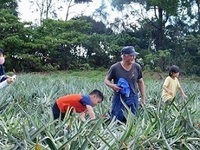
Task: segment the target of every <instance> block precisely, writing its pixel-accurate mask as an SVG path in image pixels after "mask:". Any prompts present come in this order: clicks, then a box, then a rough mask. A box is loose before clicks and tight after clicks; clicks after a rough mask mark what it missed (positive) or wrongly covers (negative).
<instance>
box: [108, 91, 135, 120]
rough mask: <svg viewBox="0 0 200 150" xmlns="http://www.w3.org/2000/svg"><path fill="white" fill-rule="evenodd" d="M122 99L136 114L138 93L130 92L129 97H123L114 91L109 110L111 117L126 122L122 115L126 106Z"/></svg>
mask: <svg viewBox="0 0 200 150" xmlns="http://www.w3.org/2000/svg"><path fill="white" fill-rule="evenodd" d="M122 100H123V101H124V102H125V104H126V105H127V107H128V108H129V109H130V110H131V112H132V113H133V114H134V115H136V116H137V109H138V95H137V94H134V93H130V96H129V97H125V96H123V95H121V94H119V93H115V94H114V97H113V101H112V110H111V119H112V118H113V117H116V119H117V120H119V121H121V122H124V123H125V122H126V118H125V116H124V111H126V108H125V106H124V104H123V103H122Z"/></svg>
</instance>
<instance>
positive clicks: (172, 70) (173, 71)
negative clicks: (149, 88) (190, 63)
mask: <svg viewBox="0 0 200 150" xmlns="http://www.w3.org/2000/svg"><path fill="white" fill-rule="evenodd" d="M179 72H180V69H179V67H178V66H176V65H172V66H171V67H170V69H169V76H170V77H172V76H173V74H176V73H179Z"/></svg>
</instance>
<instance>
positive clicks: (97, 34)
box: [0, 0, 200, 76]
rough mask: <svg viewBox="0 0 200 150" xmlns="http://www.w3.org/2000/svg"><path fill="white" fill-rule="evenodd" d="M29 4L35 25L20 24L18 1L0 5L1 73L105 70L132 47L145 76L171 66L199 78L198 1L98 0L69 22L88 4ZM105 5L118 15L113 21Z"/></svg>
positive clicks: (78, 0) (66, 0) (79, 0)
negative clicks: (99, 0) (87, 11)
mask: <svg viewBox="0 0 200 150" xmlns="http://www.w3.org/2000/svg"><path fill="white" fill-rule="evenodd" d="M29 1H30V3H31V4H33V5H35V6H37V9H36V10H35V11H38V12H39V13H40V17H39V18H38V23H34V22H25V21H21V20H20V17H19V16H20V15H19V11H18V4H19V1H17V0H1V1H0V48H2V49H4V50H5V53H4V54H5V56H6V63H5V67H6V70H7V71H13V70H14V71H16V72H43V71H54V70H75V69H78V70H86V69H100V68H106V69H107V68H108V66H110V65H111V64H113V63H114V62H116V61H118V60H120V52H121V48H122V47H123V46H126V45H133V46H134V47H135V49H136V51H138V52H139V53H140V55H139V56H138V58H137V62H138V63H140V64H141V65H142V67H143V69H144V70H146V71H156V72H163V71H166V70H167V69H168V67H169V66H170V65H172V64H176V65H178V66H180V68H181V70H182V73H184V74H188V75H191V74H195V75H197V76H199V75H200V61H199V60H200V1H198V0H168V1H164V0H107V1H106V3H105V1H103V0H102V3H101V6H100V7H99V8H97V9H96V10H95V12H94V13H92V14H91V15H89V16H85V15H84V13H83V12H80V14H79V13H77V15H75V16H74V17H73V18H69V14H70V11H71V10H73V6H74V5H77V4H83V5H84V4H87V3H92V0H62V2H63V3H62V6H59V8H58V7H57V8H56V7H55V4H57V3H54V2H55V1H54V0H35V1H33V0H29ZM59 1H61V0H57V2H59ZM63 4H65V6H64V5H63ZM108 4H109V7H111V8H112V10H113V12H115V13H116V12H117V13H118V14H119V15H118V16H119V17H115V18H114V19H113V21H111V20H109V16H110V14H109V12H108V11H106V8H107V5H108ZM136 5H137V6H138V5H139V6H140V7H139V8H140V9H136V7H135V6H136ZM56 6H57V5H56ZM64 7H65V8H67V9H65V10H63V11H65V12H66V17H65V19H64V20H63V19H58V18H60V17H59V16H58V14H57V12H56V10H58V9H60V10H62V9H63V8H64Z"/></svg>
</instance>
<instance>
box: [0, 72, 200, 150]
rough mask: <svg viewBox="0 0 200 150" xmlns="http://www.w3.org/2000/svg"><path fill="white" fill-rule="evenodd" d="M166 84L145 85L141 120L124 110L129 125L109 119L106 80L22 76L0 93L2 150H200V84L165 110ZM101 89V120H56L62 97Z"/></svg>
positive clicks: (75, 117) (188, 88) (186, 86)
mask: <svg viewBox="0 0 200 150" xmlns="http://www.w3.org/2000/svg"><path fill="white" fill-rule="evenodd" d="M162 82H163V81H162V80H151V79H148V80H146V81H145V84H146V94H147V104H146V107H144V108H142V107H140V108H139V110H138V114H139V115H138V117H135V116H134V115H132V114H131V113H130V112H129V110H128V108H127V111H126V117H127V123H126V124H121V123H119V122H117V121H115V120H109V110H110V108H111V98H112V91H111V90H110V89H109V88H107V87H106V86H105V84H104V83H103V79H101V78H100V79H99V80H95V81H94V80H91V79H90V78H87V77H83V76H82V77H80V76H64V75H63V74H62V75H59V74H21V75H18V77H17V80H16V81H15V82H14V83H13V84H12V85H10V86H8V87H6V88H4V89H1V92H0V112H1V115H0V148H1V149H22V150H25V149H28V150H29V149H36V150H46V149H51V150H82V149H83V150H85V149H88V150H112V149H115V150H116V149H119V150H129V149H130V150H131V149H173V150H174V149H194V150H195V149H200V119H199V115H200V110H199V107H200V101H199V100H200V95H199V90H200V87H199V84H200V83H199V82H195V81H185V82H183V85H182V86H183V87H184V90H185V91H186V93H187V94H188V99H187V101H183V100H182V99H181V97H180V96H179V95H178V96H177V97H176V99H175V100H174V102H173V103H171V104H169V105H167V106H166V105H163V104H162V101H161V98H160V95H161V87H162ZM95 88H98V89H100V90H101V91H102V92H103V93H104V95H105V100H104V101H103V103H102V104H100V105H98V106H97V107H96V108H95V111H96V114H97V116H98V117H97V119H96V120H94V121H90V120H89V119H88V120H87V121H86V122H81V121H80V120H79V119H78V114H73V116H70V115H69V114H66V116H65V120H64V121H62V122H61V121H60V122H56V121H54V120H53V118H52V112H51V106H52V105H53V103H54V101H55V99H56V98H57V97H59V96H62V95H65V94H70V93H85V94H87V93H89V92H90V91H91V90H93V89H95Z"/></svg>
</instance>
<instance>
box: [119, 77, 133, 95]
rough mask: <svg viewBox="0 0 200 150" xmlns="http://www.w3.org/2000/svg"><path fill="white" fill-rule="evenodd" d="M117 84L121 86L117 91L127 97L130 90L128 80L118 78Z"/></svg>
mask: <svg viewBox="0 0 200 150" xmlns="http://www.w3.org/2000/svg"><path fill="white" fill-rule="evenodd" d="M117 86H119V87H120V88H121V89H120V91H119V92H120V94H122V95H124V96H125V97H129V95H130V92H131V91H130V86H129V84H128V82H127V81H126V79H124V78H119V80H118V82H117Z"/></svg>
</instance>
